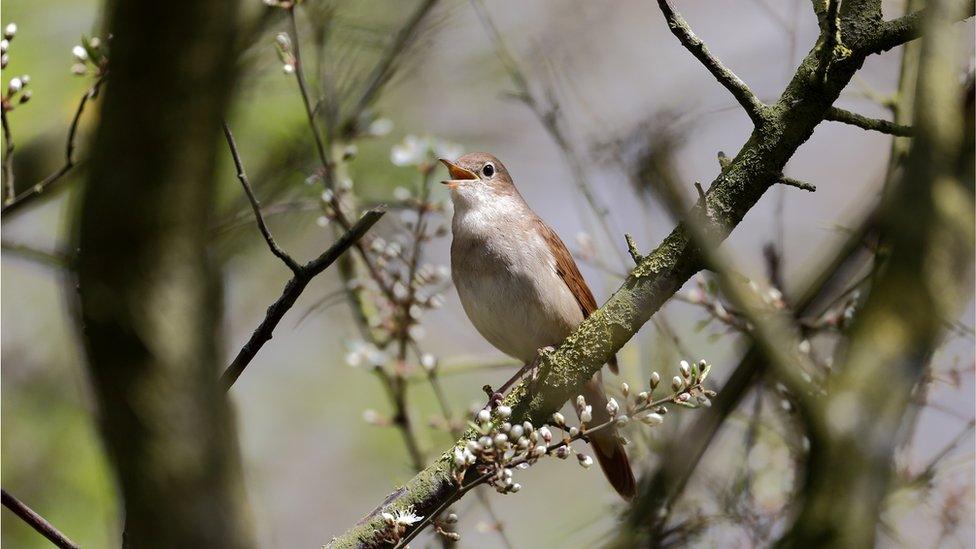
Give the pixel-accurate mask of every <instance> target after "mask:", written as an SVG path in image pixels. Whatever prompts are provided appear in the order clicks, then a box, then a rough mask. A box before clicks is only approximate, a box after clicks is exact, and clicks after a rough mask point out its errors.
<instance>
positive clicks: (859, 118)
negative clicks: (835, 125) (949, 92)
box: [824, 107, 915, 137]
mask: <svg viewBox="0 0 976 549" xmlns="http://www.w3.org/2000/svg"><path fill="white" fill-rule="evenodd" d="M824 120H831V121H833V122H843V123H844V124H850V125H851V126H857V127H858V128H861V129H864V130H871V131H876V132H881V133H886V134H889V135H896V136H899V137H911V136H913V135H915V129H914V128H912V127H911V126H904V125H902V124H895V123H894V122H889V121H887V120H879V119H877V118H868V117H866V116H863V115H860V114H857V113H854V112H851V111H846V110H844V109H840V108H837V107H831V108H830V109H828V110H827V114H826V115H825V116H824Z"/></svg>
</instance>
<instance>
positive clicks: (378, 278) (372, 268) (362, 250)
mask: <svg viewBox="0 0 976 549" xmlns="http://www.w3.org/2000/svg"><path fill="white" fill-rule="evenodd" d="M288 20H289V22H290V25H291V39H292V52H293V53H294V55H295V71H294V72H295V79H296V82H297V83H298V90H299V92H300V93H301V96H302V102H303V104H304V105H305V116H306V119H307V121H308V126H309V129H310V130H311V132H312V136H313V137H314V139H315V149H316V151H317V152H318V157H319V163H320V164H321V174H322V181H323V183H324V184H325V187H326V188H327V189H330V190H334V188H335V180H334V179H335V178H334V173H333V170H332V167H333V166H332V163H331V162H329V157H328V155H327V154H326V149H325V142H324V140H323V138H322V133H321V132H320V131H319V127H318V124H317V123H316V122H315V111H314V109H313V108H312V102H311V98H310V94H309V88H308V82H307V81H306V80H305V68H304V66H303V65H302V53H301V45H300V40H299V37H298V24H297V22H296V21H295V5H294V4H293V5H292V6H291V7H289V8H288ZM329 205H330V206H331V207H332V211H333V215H334V217H335V220H336V222H337V223H338V224H339V225H340V226H341V227H342V228H343V229H345V230H346V231H348V230H349V229H350V228H351V226H352V224H351V223H350V222H349V219H348V218H347V217H346V214H345V212H343V210H342V204H341V203H340V202H339V193H338V192H333V193H332V200H331V202H330V204H329ZM354 245H355V247H356V251H357V252H359V256H360V258H362V260H363V264H365V265H366V270H367V271H369V274H370V277H372V279H373V280H374V281H375V282H376V285H377V286H379V288H380V291H382V292H383V294H384V295H385V296H386V297H387V299H389V300H390V301H394V300H395V296H394V295H393V289H392V288H391V287H390V284H388V283H387V281H386V279H385V278H384V277H383V276H382V275H381V274H380V272H379V270H378V269H377V267H376V265H375V264H374V263H373V260H372V258H371V257H370V256H369V252H368V251H367V250H366V247H365V246H363V244H362V242H359V241H356V242H355V243H354Z"/></svg>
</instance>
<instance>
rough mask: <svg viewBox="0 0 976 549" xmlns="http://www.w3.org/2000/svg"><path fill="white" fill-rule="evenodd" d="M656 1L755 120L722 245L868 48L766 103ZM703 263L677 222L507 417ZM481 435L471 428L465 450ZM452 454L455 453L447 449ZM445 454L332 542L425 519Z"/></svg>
mask: <svg viewBox="0 0 976 549" xmlns="http://www.w3.org/2000/svg"><path fill="white" fill-rule="evenodd" d="M659 5H660V6H661V8H662V11H663V12H664V14H665V17H666V18H667V19H668V21H669V25H670V26H671V29H672V32H673V33H674V34H675V35H676V36H678V38H679V39H680V40H682V43H685V42H688V44H689V45H690V47H689V45H686V47H688V49H689V50H690V51H691V52H692V54H693V55H695V57H696V58H699V60H700V61H702V62H703V63H704V64H705V65H706V67H709V70H710V71H711V72H712V73H713V75H715V76H716V78H718V79H719V81H720V82H721V83H722V85H723V86H725V87H726V88H728V89H729V90H730V91H732V92H733V94H734V95H735V96H736V98H737V99H740V103H742V104H743V106H744V107H745V108H746V110H747V111H748V112H750V114H751V116H752V117H755V118H753V119H754V120H757V125H756V128H754V130H753V132H752V134H751V135H750V136H749V138H748V139H747V140H746V142H745V144H744V145H743V146H742V148H741V149H740V150H739V152H738V154H736V155H735V157H734V158H733V159H732V160H731V161H730V162H729V164H728V166H726V167H725V168H724V169H723V170H722V171H721V173H720V174H719V175H718V176H717V177H716V179H715V180H714V181H713V182H712V184H711V186H710V187H709V190H708V193H707V194H706V195H705V197H704V201H703V202H702V203H700V204H699V205H696V208H699V209H700V210H701V211H704V212H708V216H707V219H708V222H707V224H706V226H705V227H704V230H706V231H707V232H708V233H709V236H710V238H711V239H712V240H713V241H715V242H719V241H721V240H722V239H724V238H726V237H727V236H728V234H729V233H730V231H731V230H732V229H733V228H734V227H735V226H736V225H737V224H738V223H739V222H741V221H742V219H743V217H744V216H745V215H746V213H747V212H748V211H749V210H750V209H751V208H752V207H753V206H755V204H756V203H757V202H758V201H759V199H760V198H761V197H762V195H763V194H764V193H765V191H766V190H767V189H768V188H769V187H770V186H772V185H774V184H776V183H777V182H778V181H779V180H780V179H781V178H782V173H783V168H784V167H785V165H786V163H787V162H788V161H789V159H790V158H791V156H792V155H793V154H794V153H795V152H796V150H797V149H798V148H799V147H800V146H801V145H802V144H803V143H804V142H805V141H806V140H807V139H809V137H810V136H811V135H812V133H813V131H814V129H815V128H816V126H817V125H818V124H820V123H821V122H822V121H823V120H824V117H825V115H826V113H827V111H828V110H829V109H830V107H831V105H832V104H833V103H834V101H836V100H837V98H838V97H839V95H840V93H841V91H842V90H843V89H844V87H845V86H846V85H847V84H848V83H849V82H850V80H851V78H852V77H853V76H854V74H855V73H856V71H857V70H858V69H859V68H860V67H861V65H862V63H863V61H864V58H865V57H867V55H869V53H870V52H868V51H866V50H864V49H861V48H854V49H853V50H852V52H851V54H850V56H849V57H848V58H847V59H845V60H844V62H838V63H835V64H834V66H833V67H832V70H830V71H829V72H828V74H827V75H826V78H825V79H819V78H817V70H816V69H817V66H818V63H819V60H820V59H819V51H818V50H817V49H816V48H813V49H812V50H811V51H810V53H808V54H807V56H806V57H805V58H804V60H803V61H802V62H801V64H800V66H799V68H798V69H797V71H796V72H795V74H794V76H793V78H792V79H791V81H790V83H789V84H788V85H787V87H786V89H785V90H784V91H783V93H782V94H781V96H780V98H779V99H778V100H777V102H776V103H775V104H773V105H770V106H768V107H767V106H764V105H762V104H761V103H760V102H759V101H758V99H755V96H754V95H753V94H752V93H751V92H750V91H749V90H748V88H746V87H745V85H744V84H742V82H741V81H740V80H738V78H734V75H731V73H730V72H729V71H728V69H726V68H725V67H723V66H722V65H721V64H720V63H718V62H717V60H715V59H714V58H712V57H711V55H710V54H708V53H707V50H705V49H704V46H703V45H702V44H701V41H700V40H698V39H697V37H694V35H693V34H691V33H690V31H689V30H688V27H687V24H685V23H684V21H683V19H680V16H678V15H677V14H676V13H675V12H674V11H673V9H671V7H670V5H669V4H668V3H667V1H666V0H659ZM847 17H848V19H847V20H846V21H845V22H846V23H847V25H846V26H845V33H846V35H845V37H844V39H845V41H846V42H848V43H851V44H863V43H866V42H868V41H869V40H870V39H871V38H872V37H873V36H874V35H875V33H876V32H877V29H878V27H877V26H876V25H873V24H870V23H872V22H873V21H874V20H873V19H871V18H872V17H874V15H873V14H868V13H865V14H860V13H858V12H856V11H855V12H854V13H850V14H848V15H847ZM703 261H704V258H703V256H702V255H701V251H700V250H699V249H698V247H697V246H696V245H695V244H694V243H693V242H691V240H690V238H689V237H688V233H687V229H686V228H685V227H684V226H682V225H679V226H678V227H676V228H675V229H674V230H673V231H672V233H671V234H670V235H668V237H667V238H666V239H665V240H664V242H662V243H661V245H660V246H658V248H657V249H656V250H654V251H653V252H651V253H650V254H648V255H647V256H645V257H643V258H642V261H641V263H640V264H639V265H637V266H636V268H635V269H634V270H633V271H631V273H630V274H629V275H628V277H627V278H626V279H625V281H624V282H623V285H622V286H621V287H620V288H619V289H618V290H617V291H616V292H615V293H614V294H613V295H612V296H611V297H610V298H609V300H607V302H606V303H605V304H604V305H603V306H602V307H601V308H600V309H598V310H597V311H595V312H594V313H593V314H592V315H591V316H590V317H589V318H587V319H586V320H585V321H583V323H582V324H581V325H580V326H579V327H578V328H577V329H576V330H575V331H574V332H573V333H572V334H571V335H570V336H569V337H568V338H567V339H566V340H565V341H564V342H563V343H562V344H561V345H560V346H559V348H558V349H557V350H556V351H555V352H553V353H548V354H545V355H544V356H543V357H542V358H541V360H540V365H539V374H538V380H537V382H536V383H529V382H523V383H521V384H519V385H517V386H516V387H515V388H514V389H513V390H512V391H511V392H510V393H509V394H508V396H506V397H505V398H504V400H503V402H504V404H506V405H507V406H510V407H511V408H512V415H511V418H510V419H509V421H511V422H512V423H515V422H520V421H524V420H529V421H532V422H533V424H542V423H545V422H546V421H547V420H548V418H549V417H550V416H551V414H552V412H554V411H555V410H557V409H558V408H559V407H560V406H561V405H562V404H563V403H565V402H566V401H567V400H568V399H569V398H571V397H573V396H575V394H576V393H577V392H578V388H579V387H580V385H582V383H584V382H585V381H586V380H588V379H590V378H591V377H592V376H593V374H594V373H595V372H597V371H598V370H600V369H601V368H602V366H603V364H605V363H606V361H607V360H608V359H609V358H610V357H611V356H612V355H614V354H615V353H616V352H617V351H619V350H620V348H621V347H622V346H623V345H624V344H625V343H626V342H627V341H628V340H629V339H630V338H631V337H633V335H634V334H635V333H636V332H637V331H638V330H639V329H640V327H641V326H642V325H643V324H644V323H645V322H647V320H649V319H650V317H651V315H653V314H654V313H655V312H657V310H658V309H659V308H660V307H661V305H662V304H663V303H664V302H665V301H666V300H667V299H668V298H670V297H671V296H672V295H673V294H674V293H675V292H676V291H677V290H678V289H679V288H680V287H681V285H682V284H684V283H685V282H686V281H687V280H688V279H689V278H690V277H691V276H692V275H693V274H694V273H695V272H697V271H698V270H699V269H701V267H702V265H703ZM472 436H474V434H473V433H471V432H468V433H466V434H465V437H463V438H462V439H461V440H459V441H458V442H457V444H458V445H461V444H465V443H466V440H467V439H468V438H470V437H472ZM450 451H451V450H449V451H448V453H449V452H450ZM447 456H448V454H445V455H444V456H442V458H441V459H439V460H437V461H436V462H434V463H433V464H431V465H430V466H428V467H427V468H426V469H425V470H424V471H423V472H421V473H420V474H418V475H417V476H415V477H414V478H413V479H411V480H410V481H409V482H407V483H406V484H405V485H404V486H403V487H401V488H399V489H398V490H396V491H395V492H394V493H392V494H391V495H390V496H389V497H387V498H386V500H385V501H384V502H383V503H382V504H381V505H380V506H379V507H378V508H377V509H376V510H374V511H373V512H372V513H370V514H369V515H367V516H366V517H364V518H363V519H362V520H361V521H359V523H358V524H357V525H355V526H354V527H352V528H351V529H349V530H348V531H347V532H346V533H345V534H343V535H342V536H340V537H338V538H336V539H335V540H333V542H332V544H331V545H332V546H333V547H336V548H345V547H375V546H378V545H380V544H381V543H382V542H381V541H380V539H381V537H382V535H383V530H384V528H385V522H384V521H383V519H382V517H381V516H380V513H382V512H391V511H405V510H406V509H408V508H410V509H413V510H414V512H416V513H418V514H420V515H424V514H425V513H429V512H432V511H434V510H435V509H436V508H437V507H438V506H439V505H441V504H442V503H443V502H444V501H445V500H446V499H447V498H450V497H451V495H452V494H453V493H454V492H455V491H456V485H455V484H454V481H453V480H452V477H451V466H450V463H449V458H448V457H447Z"/></svg>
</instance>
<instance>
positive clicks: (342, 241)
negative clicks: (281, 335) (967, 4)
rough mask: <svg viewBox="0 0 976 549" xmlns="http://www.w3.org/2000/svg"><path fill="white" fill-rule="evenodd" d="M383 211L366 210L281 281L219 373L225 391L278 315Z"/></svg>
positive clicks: (269, 332) (266, 338)
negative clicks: (262, 314)
mask: <svg viewBox="0 0 976 549" xmlns="http://www.w3.org/2000/svg"><path fill="white" fill-rule="evenodd" d="M385 213H386V211H385V210H381V209H373V210H368V211H367V212H366V213H364V214H363V216H362V217H361V218H359V221H357V222H356V224H355V225H353V226H352V227H351V228H350V229H349V230H348V231H346V233H345V234H343V235H342V236H341V237H339V239H338V240H336V242H335V243H334V244H333V245H332V246H331V247H329V249H328V250H326V251H325V252H323V253H322V254H321V255H320V256H318V257H317V258H315V259H313V260H312V261H309V262H308V263H306V264H305V265H302V266H301V267H300V268H299V270H298V271H297V272H296V273H295V275H294V276H293V277H292V278H291V280H289V281H288V283H287V284H285V288H284V290H283V291H282V292H281V296H280V297H279V298H278V299H277V300H275V302H274V303H272V304H271V306H269V307H268V311H267V314H266V315H265V317H264V320H262V321H261V324H259V325H258V327H257V328H256V329H255V330H254V333H252V334H251V337H250V338H249V339H248V340H247V343H245V344H244V346H243V347H241V350H240V351H239V352H238V353H237V357H236V358H235V359H234V362H232V363H231V364H230V366H228V367H227V369H226V370H225V371H224V373H223V374H222V375H221V376H220V384H221V386H222V387H223V388H224V390H225V391H226V390H229V389H230V387H231V386H232V385H233V384H234V382H235V381H237V378H239V377H240V376H241V374H242V373H244V368H247V365H248V364H250V362H251V360H252V359H253V358H254V356H255V355H257V353H258V351H259V350H260V349H261V347H262V346H264V344H265V343H267V342H268V341H269V340H270V339H271V337H272V335H273V332H274V329H275V327H276V326H277V325H278V323H279V322H280V321H281V319H282V317H284V316H285V313H286V312H288V310H289V309H291V307H292V305H294V304H295V301H296V300H297V299H298V296H300V295H301V294H302V292H303V291H304V290H305V286H307V285H308V283H309V282H310V281H311V280H312V279H313V278H315V276H317V275H318V274H319V273H321V272H322V271H324V270H325V269H327V268H328V267H329V265H332V263H333V262H335V260H336V259H338V258H339V256H341V255H342V253H343V252H345V251H346V250H347V249H349V247H350V246H352V245H353V244H354V243H356V242H358V241H359V239H360V238H362V236H363V235H364V234H366V231H368V230H369V229H370V228H371V227H372V226H373V225H374V224H375V223H376V222H377V221H379V219H380V218H381V217H383V214H385Z"/></svg>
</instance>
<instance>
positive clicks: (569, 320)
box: [451, 196, 583, 362]
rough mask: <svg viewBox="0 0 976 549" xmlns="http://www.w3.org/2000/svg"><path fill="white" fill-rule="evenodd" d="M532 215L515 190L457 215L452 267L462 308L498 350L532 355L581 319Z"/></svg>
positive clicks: (558, 340) (461, 207) (460, 208)
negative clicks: (515, 193) (509, 194)
mask: <svg viewBox="0 0 976 549" xmlns="http://www.w3.org/2000/svg"><path fill="white" fill-rule="evenodd" d="M534 221H535V214H534V213H532V211H531V210H529V209H528V206H527V205H526V204H525V202H524V201H522V199H521V197H518V196H504V197H498V198H497V199H496V200H494V201H491V202H490V203H481V204H478V205H476V206H472V207H465V206H464V205H462V204H458V205H457V207H456V210H455V213H454V222H453V227H452V228H453V233H454V241H453V243H452V245H451V270H452V276H453V278H454V284H455V286H456V287H457V291H458V296H459V297H460V298H461V305H462V306H463V307H464V311H465V313H467V315H468V318H469V319H470V320H471V322H472V324H474V326H475V328H476V329H477V330H478V332H479V333H481V335H482V336H483V337H484V338H485V339H487V340H488V342H489V343H491V344H492V345H494V346H495V347H496V348H498V349H499V350H500V351H502V352H503V353H505V354H508V355H510V356H513V357H515V358H518V359H520V360H522V361H525V362H529V361H531V360H532V359H533V358H534V356H535V354H536V351H537V350H538V349H540V348H542V347H545V346H547V345H558V344H559V343H561V342H562V340H563V339H564V338H565V337H566V336H567V335H569V333H570V332H571V331H572V330H573V329H574V328H575V327H576V326H578V325H579V323H580V322H582V321H583V313H582V311H581V310H580V307H579V304H578V303H577V301H576V298H575V297H573V294H572V292H571V291H570V290H569V288H568V287H567V286H566V284H565V282H563V280H562V278H561V277H560V276H559V275H558V273H557V272H556V261H555V258H554V257H553V255H552V253H551V251H550V250H549V246H548V244H547V243H546V241H545V240H544V239H543V238H542V236H541V235H540V234H539V233H538V232H537V230H536V228H535V227H536V225H535V223H534Z"/></svg>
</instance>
